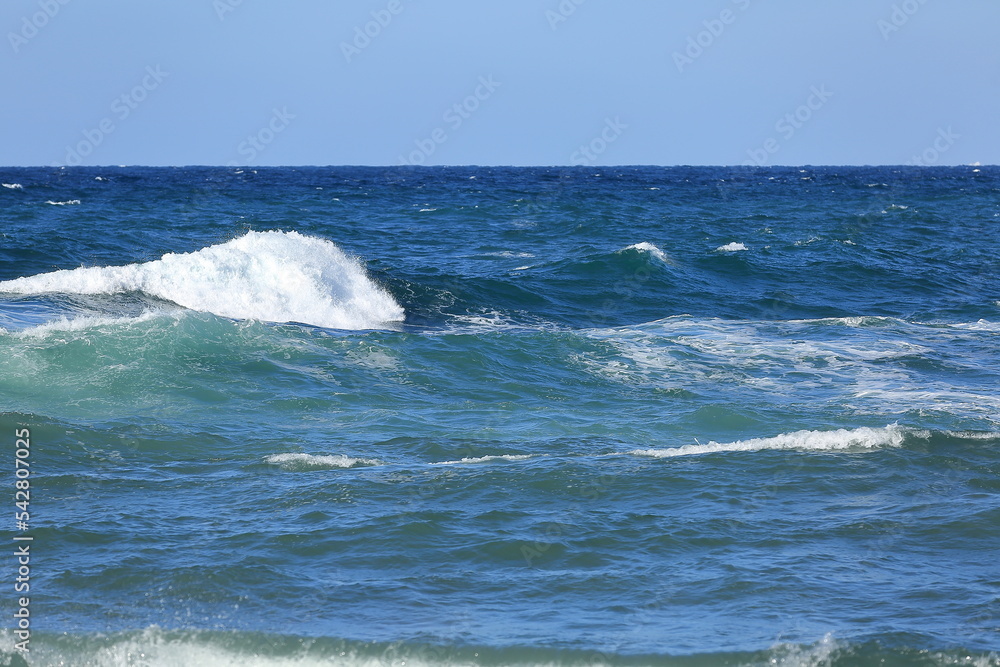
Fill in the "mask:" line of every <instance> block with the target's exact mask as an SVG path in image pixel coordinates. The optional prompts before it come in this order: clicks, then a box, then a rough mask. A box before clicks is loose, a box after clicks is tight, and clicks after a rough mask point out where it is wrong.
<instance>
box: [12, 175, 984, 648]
mask: <svg viewBox="0 0 1000 667" xmlns="http://www.w3.org/2000/svg"><path fill="white" fill-rule="evenodd" d="M0 182H2V184H3V187H2V188H0V349H2V353H0V434H2V442H3V447H4V448H5V449H6V451H7V452H8V454H7V456H6V457H5V460H6V461H7V472H6V473H4V474H5V476H6V477H5V478H6V480H7V482H5V484H6V486H7V489H8V490H7V491H6V492H5V494H4V497H6V498H7V499H8V500H7V502H8V503H9V507H8V512H9V514H8V519H7V520H5V521H4V522H2V525H0V529H2V530H3V531H4V533H3V534H4V536H5V537H4V539H5V540H6V542H7V544H8V546H7V547H6V549H7V551H8V555H7V557H5V558H4V563H5V565H4V567H3V569H2V571H3V573H4V574H3V576H4V581H3V582H2V584H0V590H2V591H4V592H3V593H2V594H0V610H2V613H3V617H4V619H5V620H4V622H3V624H2V625H3V629H2V630H0V664H8V665H25V664H27V665H73V666H76V665H100V666H105V665H109V666H110V665H208V666H215V665H240V666H242V667H248V666H254V665H404V664H405V665H414V666H419V665H671V666H673V665H691V666H700V667H707V666H710V665H733V666H736V665H747V666H750V665H782V666H787V667H792V666H796V667H797V666H817V667H819V666H831V667H833V666H836V667H840V666H852V667H853V666H858V665H860V666H867V665H871V666H875V665H880V666H882V665H889V666H902V665H928V666H938V665H976V666H979V667H984V666H997V665H1000V565H998V563H1000V558H998V554H1000V501H998V493H1000V476H998V475H1000V391H998V388H1000V357H998V351H1000V278H998V275H1000V168H998V167H988V166H983V167H971V166H970V167H932V168H918V167H870V168H854V167H801V168H778V167H774V168H750V167H733V168H708V167H704V168H701V167H699V168H691V167H672V168H657V167H574V168H490V167H464V168H457V167H454V168H453V167H430V168H418V167H395V168H374V167H329V168H319V167H315V168H314V167H308V168H249V167H244V168H221V167H220V168H140V167H79V168H62V169H58V168H4V169H0ZM18 484H20V486H18ZM16 490H22V491H25V494H24V495H23V496H19V497H17V498H15V492H16ZM28 492H30V500H29V499H28V498H27V495H28ZM15 502H20V503H21V504H20V505H15ZM15 519H16V520H15ZM28 538H30V539H28ZM18 550H20V551H18ZM29 553H30V558H29V557H28V556H27V554H29ZM25 561H30V562H28V563H26V562H25ZM26 586H27V587H28V588H27V589H25V587H26ZM25 648H27V649H28V650H27V651H25V650H23V649H25Z"/></svg>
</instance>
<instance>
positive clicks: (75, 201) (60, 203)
mask: <svg viewBox="0 0 1000 667" xmlns="http://www.w3.org/2000/svg"><path fill="white" fill-rule="evenodd" d="M45 203H46V204H52V205H53V206H74V205H76V204H79V203H80V200H79V199H69V200H67V201H52V200H51V199H50V200H48V201H47V202H45Z"/></svg>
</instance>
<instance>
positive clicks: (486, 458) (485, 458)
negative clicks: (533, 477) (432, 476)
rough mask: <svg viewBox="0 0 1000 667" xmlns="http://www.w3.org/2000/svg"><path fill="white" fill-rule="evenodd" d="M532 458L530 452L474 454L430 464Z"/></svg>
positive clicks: (444, 464)
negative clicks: (473, 455) (490, 454)
mask: <svg viewBox="0 0 1000 667" xmlns="http://www.w3.org/2000/svg"><path fill="white" fill-rule="evenodd" d="M530 458H534V455H532V454H497V455H492V456H475V457H466V458H464V459H459V460H457V461H438V462H435V463H432V464H431V465H436V466H449V465H455V464H459V463H486V462H487V461H524V460H526V459H530Z"/></svg>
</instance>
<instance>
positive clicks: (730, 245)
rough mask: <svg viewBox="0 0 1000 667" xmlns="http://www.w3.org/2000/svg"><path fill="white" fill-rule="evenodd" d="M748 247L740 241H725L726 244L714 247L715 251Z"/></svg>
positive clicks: (735, 250) (739, 249) (728, 250)
mask: <svg viewBox="0 0 1000 667" xmlns="http://www.w3.org/2000/svg"><path fill="white" fill-rule="evenodd" d="M747 249H748V248H747V247H746V246H745V245H743V244H742V243H738V242H736V241H733V242H732V243H727V244H726V245H720V246H719V247H718V248H716V249H715V251H716V252H739V251H741V250H747Z"/></svg>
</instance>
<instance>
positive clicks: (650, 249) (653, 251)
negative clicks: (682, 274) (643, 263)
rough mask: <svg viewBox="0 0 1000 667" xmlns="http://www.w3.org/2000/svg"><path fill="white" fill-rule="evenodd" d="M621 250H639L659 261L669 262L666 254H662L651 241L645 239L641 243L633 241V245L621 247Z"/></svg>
mask: <svg viewBox="0 0 1000 667" xmlns="http://www.w3.org/2000/svg"><path fill="white" fill-rule="evenodd" d="M622 250H638V251H639V252H647V253H649V254H650V255H652V256H653V257H655V258H656V259H658V260H660V261H661V262H664V263H665V264H669V263H670V259H669V258H668V257H667V256H666V254H664V252H663V251H662V250H660V249H659V248H657V247H656V246H655V245H653V244H652V243H647V242H645V241H643V242H642V243H635V244H633V245H630V246H628V247H627V248H623V249H622Z"/></svg>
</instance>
